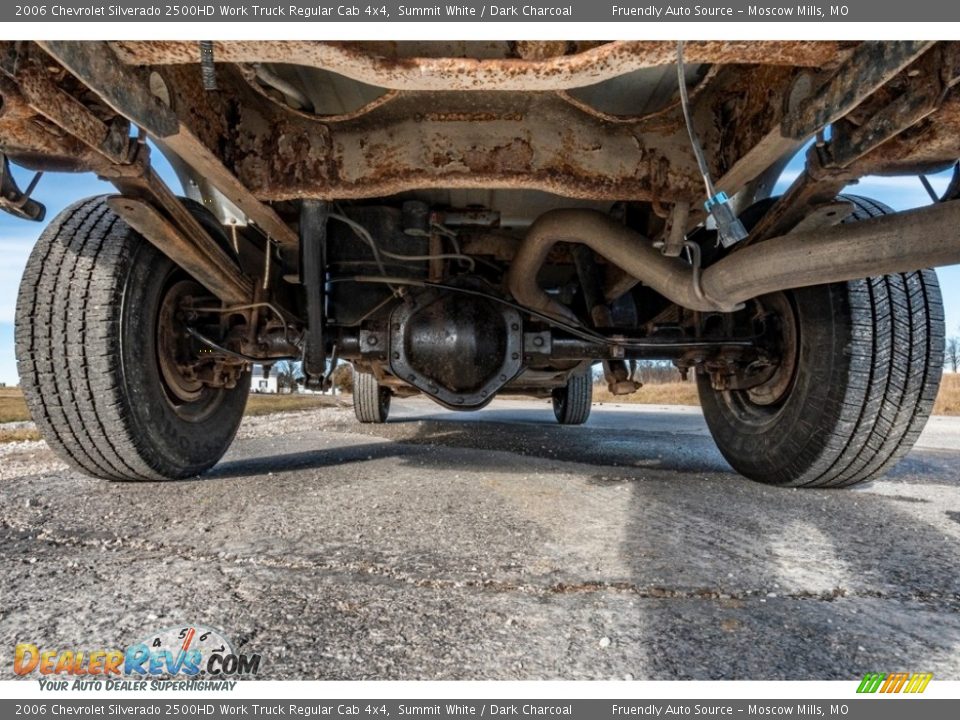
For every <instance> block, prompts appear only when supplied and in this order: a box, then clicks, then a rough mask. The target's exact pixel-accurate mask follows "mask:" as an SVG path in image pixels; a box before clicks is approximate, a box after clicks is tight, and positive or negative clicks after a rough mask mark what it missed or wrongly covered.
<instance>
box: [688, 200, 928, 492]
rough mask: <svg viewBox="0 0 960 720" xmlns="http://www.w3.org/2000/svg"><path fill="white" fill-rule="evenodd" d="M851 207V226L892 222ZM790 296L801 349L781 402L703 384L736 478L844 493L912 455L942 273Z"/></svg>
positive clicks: (924, 408) (923, 408) (709, 417)
mask: <svg viewBox="0 0 960 720" xmlns="http://www.w3.org/2000/svg"><path fill="white" fill-rule="evenodd" d="M842 197H843V199H845V200H848V201H850V202H852V203H854V206H855V212H854V214H853V215H852V216H851V218H850V220H860V219H864V218H867V217H873V216H876V215H882V214H886V213H888V212H891V210H890V209H889V208H887V207H885V206H883V205H881V204H879V203H876V202H874V201H870V200H867V199H866V198H859V197H856V196H842ZM782 295H783V296H785V297H786V300H787V303H788V304H789V307H790V308H792V312H793V316H794V317H793V321H794V322H795V328H796V338H797V340H796V353H795V355H794V356H793V357H794V363H795V364H794V369H793V372H792V379H791V380H790V384H789V386H788V387H787V389H786V390H785V391H784V392H783V394H782V396H781V397H779V398H772V397H767V396H763V395H760V394H758V393H756V392H752V391H740V390H725V391H717V390H714V389H713V388H712V387H711V384H710V379H709V377H708V376H706V375H698V377H697V382H698V389H699V394H700V402H701V405H702V406H703V413H704V417H705V418H706V421H707V425H708V426H709V428H710V432H711V433H712V434H713V437H714V439H715V440H716V443H717V446H718V447H719V449H720V452H721V453H722V454H723V456H724V457H725V458H726V459H727V462H729V463H730V465H731V466H732V467H733V468H734V469H735V470H736V471H737V472H739V473H741V474H743V475H745V476H747V477H748V478H751V479H753V480H757V481H760V482H764V483H768V484H771V485H783V486H792V487H799V486H804V487H845V486H849V485H854V484H856V483H860V482H864V481H867V480H871V479H874V478H877V477H880V476H881V475H883V474H884V473H885V472H886V471H887V470H889V469H890V468H891V467H893V465H895V464H896V463H897V462H898V461H899V460H900V459H901V458H902V457H903V456H904V455H905V454H906V453H907V452H908V451H909V450H910V448H911V447H912V446H913V444H914V442H915V441H916V439H917V437H918V436H919V435H920V432H921V430H923V426H924V424H925V423H926V421H927V418H928V417H929V415H930V412H931V410H932V409H933V403H934V400H935V399H936V396H937V389H938V388H939V385H940V376H941V368H942V364H943V346H944V324H943V305H942V301H941V298H940V287H939V284H938V283H937V276H936V273H935V272H934V271H933V270H920V271H917V272H910V273H897V274H892V275H885V276H882V277H875V278H868V279H864V280H854V281H850V282H846V283H834V284H831V285H818V286H814V287H807V288H801V289H797V290H793V291H789V292H786V293H783V294H782ZM772 297H773V296H771V298H772ZM761 301H763V299H762V298H761ZM780 303H781V305H782V304H783V302H782V300H781V301H780Z"/></svg>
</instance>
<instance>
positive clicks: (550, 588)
mask: <svg viewBox="0 0 960 720" xmlns="http://www.w3.org/2000/svg"><path fill="white" fill-rule="evenodd" d="M0 528H2V529H3V530H7V531H13V533H9V532H7V533H5V534H7V535H8V537H10V539H16V540H32V541H34V542H42V543H45V544H47V545H53V546H56V547H97V548H100V549H101V550H103V551H110V552H115V553H116V552H122V551H124V550H129V551H135V552H138V553H153V554H158V555H163V556H165V557H169V556H170V555H171V553H172V554H174V555H176V556H177V557H178V558H179V559H181V560H185V561H188V562H205V563H218V564H222V563H230V564H233V565H235V566H245V567H253V568H258V569H260V568H262V569H279V570H309V571H320V572H329V573H341V574H353V575H366V576H375V577H377V578H379V579H385V580H391V581H393V582H396V583H400V584H404V585H409V586H413V587H417V588H427V589H434V590H480V591H485V592H493V593H516V594H523V595H531V596H538V597H541V598H544V597H550V596H557V595H577V594H590V593H623V594H629V595H631V596H633V597H637V598H640V599H644V600H648V599H649V600H659V599H669V600H724V601H745V600H761V601H762V602H766V601H767V600H768V599H771V600H774V599H775V600H813V601H821V602H832V601H834V600H838V599H841V598H842V599H860V598H869V599H874V600H891V601H897V602H918V603H931V604H938V605H943V604H946V605H948V606H949V605H952V604H954V603H957V604H960V596H956V597H952V598H951V597H944V596H942V595H941V594H939V593H933V592H927V591H923V590H916V591H913V592H888V591H884V590H879V589H874V590H855V589H852V588H845V587H835V588H832V589H830V590H823V591H814V590H794V591H783V590H782V589H780V588H777V590H776V591H774V590H772V589H764V588H756V589H748V590H743V589H741V590H728V589H725V588H723V587H717V586H714V587H686V588H683V587H675V588H671V587H664V586H661V585H639V584H637V583H632V582H628V581H610V580H582V581H580V582H575V583H568V582H554V583H516V582H511V581H506V580H495V579H493V578H480V579H471V578H466V579H461V580H456V579H452V578H431V577H419V576H415V575H411V574H409V573H406V572H403V571H402V570H398V569H397V568H393V567H390V566H387V565H383V564H379V563H371V562H365V561H347V562H343V561H329V560H328V561H323V562H320V561H316V560H310V559H307V558H299V559H297V560H291V559H286V558H278V557H270V556H263V555H261V556H241V555H233V554H232V553H220V554H215V553H204V552H202V551H198V550H197V549H196V548H184V547H178V546H172V545H168V544H166V543H157V542H150V541H147V540H143V539H142V538H124V537H120V536H115V538H114V539H113V540H112V541H107V540H104V539H97V538H89V539H85V538H82V537H80V536H77V535H72V534H69V533H63V534H54V533H51V532H50V531H48V530H43V531H41V532H39V533H36V534H30V529H29V528H27V527H24V526H20V527H18V526H16V525H14V524H12V523H10V522H8V521H6V520H0ZM221 572H223V570H222V567H221ZM958 610H960V607H958Z"/></svg>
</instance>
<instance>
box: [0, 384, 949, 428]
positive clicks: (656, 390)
mask: <svg viewBox="0 0 960 720" xmlns="http://www.w3.org/2000/svg"><path fill="white" fill-rule="evenodd" d="M593 399H594V401H595V402H599V403H638V404H645V405H699V404H700V403H699V400H698V399H697V386H696V385H695V384H694V383H693V382H668V383H649V384H647V385H644V386H643V387H642V388H640V390H639V391H638V392H636V393H634V394H633V395H627V396H621V397H615V396H613V395H611V394H610V393H609V392H608V391H607V388H606V386H605V385H603V384H598V385H595V386H594V389H593ZM349 403H350V397H349V395H345V396H340V397H331V396H329V395H256V394H254V395H251V396H250V399H249V400H248V401H247V411H246V414H247V415H268V414H270V413H277V412H290V411H294V410H311V409H313V408H318V407H335V406H340V407H344V406H347V405H349ZM933 412H934V414H935V415H960V373H947V374H945V375H944V376H943V382H942V383H941V384H940V394H939V395H938V396H937V403H936V405H934V408H933ZM29 419H30V415H29V413H27V406H26V404H25V403H24V402H23V395H22V394H21V393H20V389H19V388H0V423H8V422H17V421H23V420H29ZM39 439H40V435H39V433H37V431H36V430H32V429H28V428H16V429H12V428H11V429H5V428H0V443H6V442H16V441H19V440H39Z"/></svg>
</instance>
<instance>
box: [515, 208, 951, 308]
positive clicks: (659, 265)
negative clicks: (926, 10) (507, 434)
mask: <svg viewBox="0 0 960 720" xmlns="http://www.w3.org/2000/svg"><path fill="white" fill-rule="evenodd" d="M958 228H960V200H954V201H950V202H946V203H942V204H938V205H933V206H930V207H924V208H917V209H916V210H908V211H906V212H902V213H896V214H894V215H885V216H882V217H877V218H871V219H869V220H862V221H859V222H855V223H846V224H840V225H835V226H833V227H828V228H819V229H816V230H810V231H801V232H795V233H789V234H787V235H783V236H780V237H777V238H772V239H770V240H765V241H764V242H761V243H758V244H756V245H751V246H749V247H745V248H743V249H742V250H737V251H735V252H733V253H731V254H730V255H729V256H727V257H725V258H723V259H722V260H720V261H719V262H717V263H715V264H713V265H711V266H710V267H708V268H707V269H706V270H704V271H703V273H702V275H701V276H700V278H699V279H698V278H696V277H695V274H694V272H693V271H692V270H691V268H690V267H689V266H688V265H686V264H684V263H683V262H681V261H679V260H676V259H674V258H668V257H664V256H663V255H661V254H660V252H659V251H658V250H656V249H655V248H653V247H652V245H651V243H650V241H649V240H647V239H646V238H645V237H644V236H643V235H641V234H640V233H637V232H634V231H633V230H630V229H629V228H626V227H624V226H622V225H620V224H618V223H617V222H616V221H614V220H612V219H610V218H609V217H607V216H606V215H604V214H602V213H600V212H598V211H596V210H551V211H549V212H547V213H544V214H543V215H541V216H540V217H539V218H538V219H537V221H536V222H534V224H533V225H531V226H530V230H529V231H528V232H527V237H526V238H525V239H524V241H523V243H522V244H521V246H520V249H519V251H518V252H517V255H516V257H515V258H514V260H513V263H512V265H511V266H510V271H509V273H508V276H507V284H508V287H509V289H510V292H511V293H512V294H513V297H514V299H516V300H517V302H519V303H521V304H523V305H527V306H529V307H531V308H533V309H535V310H539V311H540V312H544V313H548V314H551V315H554V316H556V317H561V318H564V319H572V313H571V312H570V310H569V308H567V307H565V306H563V305H561V304H560V303H558V302H556V301H555V300H552V299H551V298H550V297H549V296H548V295H547V294H546V293H545V292H544V291H543V290H541V289H540V287H539V286H538V285H537V272H538V271H539V269H540V266H541V265H542V264H543V262H544V260H545V259H546V257H547V253H548V252H549V251H550V248H551V247H553V245H554V244H555V243H557V242H571V243H582V244H584V245H587V246H588V247H590V248H591V249H592V250H594V251H595V252H596V253H597V254H599V255H601V256H603V257H604V258H606V259H607V261H608V262H611V263H613V264H614V265H616V266H618V267H620V268H622V269H623V270H624V271H625V272H627V273H629V274H630V275H632V276H633V277H635V278H636V279H637V280H638V281H640V282H642V283H643V284H644V285H647V286H649V287H651V288H653V289H654V290H656V291H657V292H659V293H660V294H661V295H663V296H664V297H666V298H667V299H668V300H671V301H672V302H675V303H676V304H678V305H680V306H682V307H685V308H688V309H690V310H700V311H705V312H711V311H712V312H731V311H733V310H734V309H736V308H737V307H738V306H739V305H740V304H741V303H743V302H744V301H746V300H750V299H751V298H755V297H759V296H760V295H765V294H767V293H771V292H776V291H779V290H789V289H791V288H798V287H806V286H809V285H823V284H826V283H833V282H843V281H847V280H856V279H858V278H863V277H871V276H877V275H886V274H889V273H896V272H911V271H913V270H920V269H922V268H928V267H937V266H940V265H952V264H955V263H960V235H958ZM698 280H699V282H698Z"/></svg>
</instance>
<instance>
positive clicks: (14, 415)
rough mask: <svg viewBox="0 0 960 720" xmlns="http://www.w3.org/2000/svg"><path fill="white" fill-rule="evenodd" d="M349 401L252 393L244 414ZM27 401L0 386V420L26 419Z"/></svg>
mask: <svg viewBox="0 0 960 720" xmlns="http://www.w3.org/2000/svg"><path fill="white" fill-rule="evenodd" d="M348 402H349V399H348V400H346V401H345V400H343V399H342V398H334V397H330V396H329V395H256V394H254V395H251V396H250V399H249V400H248V401H247V410H246V414H247V415H269V414H270V413H276V412H290V411H293V410H312V409H313V408H318V407H331V406H341V405H345V404H347V403H348ZM29 419H30V414H29V413H28V412H27V406H26V403H24V401H23V395H22V393H21V392H20V388H0V423H8V422H18V421H24V420H29ZM39 439H40V434H39V433H38V432H37V431H36V430H33V429H29V428H2V427H0V443H8V442H17V441H20V440H39Z"/></svg>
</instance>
